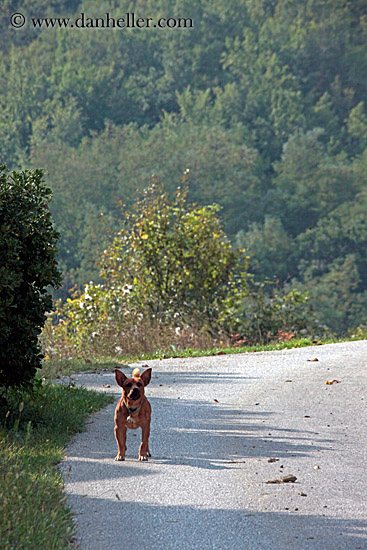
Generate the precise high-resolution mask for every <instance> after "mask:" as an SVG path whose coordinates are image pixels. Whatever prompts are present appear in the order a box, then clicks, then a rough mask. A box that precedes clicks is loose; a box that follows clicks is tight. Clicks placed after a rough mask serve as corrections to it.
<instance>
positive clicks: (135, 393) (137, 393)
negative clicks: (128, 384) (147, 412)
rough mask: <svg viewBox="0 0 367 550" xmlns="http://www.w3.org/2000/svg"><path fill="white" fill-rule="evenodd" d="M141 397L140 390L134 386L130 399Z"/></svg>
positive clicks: (134, 399)
mask: <svg viewBox="0 0 367 550" xmlns="http://www.w3.org/2000/svg"><path fill="white" fill-rule="evenodd" d="M139 398H140V391H139V390H138V388H134V389H133V390H132V392H131V393H130V395H129V399H132V400H133V401H136V400H137V399H139Z"/></svg>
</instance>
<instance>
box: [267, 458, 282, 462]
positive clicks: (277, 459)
mask: <svg viewBox="0 0 367 550" xmlns="http://www.w3.org/2000/svg"><path fill="white" fill-rule="evenodd" d="M268 462H279V458H269V460H268Z"/></svg>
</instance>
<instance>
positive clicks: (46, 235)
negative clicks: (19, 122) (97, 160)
mask: <svg viewBox="0 0 367 550" xmlns="http://www.w3.org/2000/svg"><path fill="white" fill-rule="evenodd" d="M50 199H51V191H50V189H48V188H47V187H46V185H45V184H44V182H43V173H42V171H41V170H35V171H34V172H32V171H23V172H12V173H11V174H9V172H8V170H7V169H6V167H5V166H4V165H2V166H0V387H1V386H4V387H10V386H19V385H23V386H27V385H30V384H31V383H32V381H33V379H34V376H35V373H36V369H37V368H40V367H41V359H42V353H41V349H40V346H39V342H38V337H39V334H40V332H41V329H42V327H43V325H44V323H45V320H46V315H45V313H46V312H47V311H49V310H51V309H52V299H51V296H50V295H49V294H48V287H50V286H52V287H54V288H56V287H57V286H58V285H59V284H60V280H61V276H60V273H59V272H58V269H57V263H56V242H57V239H58V236H59V235H58V232H57V231H56V230H55V229H54V227H53V222H52V217H51V213H50V211H49V209H48V202H49V201H50Z"/></svg>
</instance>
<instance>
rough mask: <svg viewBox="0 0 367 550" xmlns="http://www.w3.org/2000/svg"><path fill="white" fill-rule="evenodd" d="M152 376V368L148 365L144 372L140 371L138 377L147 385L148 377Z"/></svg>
mask: <svg viewBox="0 0 367 550" xmlns="http://www.w3.org/2000/svg"><path fill="white" fill-rule="evenodd" d="M151 377H152V369H151V367H149V369H146V370H145V371H144V372H142V373H141V375H140V378H141V379H142V380H143V382H144V386H147V385H148V384H149V382H150V379H151Z"/></svg>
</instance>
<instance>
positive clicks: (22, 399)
mask: <svg viewBox="0 0 367 550" xmlns="http://www.w3.org/2000/svg"><path fill="white" fill-rule="evenodd" d="M7 397H8V403H7V404H5V401H4V400H2V401H1V403H0V413H1V424H0V541H1V544H0V546H1V549H2V550H13V549H14V550H15V549H16V550H38V549H39V550H61V549H63V550H64V549H67V548H71V540H72V536H73V523H72V516H71V512H70V510H69V509H68V507H67V505H66V502H65V497H64V495H63V478H62V476H61V474H60V472H59V471H58V470H57V468H56V465H57V464H58V463H59V462H60V461H61V460H62V458H63V456H64V449H65V446H66V444H67V443H68V441H69V440H70V438H71V436H72V435H73V434H75V433H77V432H79V431H81V430H82V429H83V428H84V425H85V421H86V419H87V418H88V416H89V414H90V413H92V412H94V411H97V410H98V409H100V408H101V407H103V406H106V405H107V404H108V403H110V402H111V401H112V398H111V396H109V395H106V394H98V393H97V392H91V391H88V390H86V389H84V388H75V387H72V386H62V385H53V384H49V383H46V384H43V385H42V386H40V387H39V388H38V389H37V391H36V392H35V393H34V394H33V395H27V394H25V393H21V392H17V391H14V390H13V391H11V392H8V396H7Z"/></svg>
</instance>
